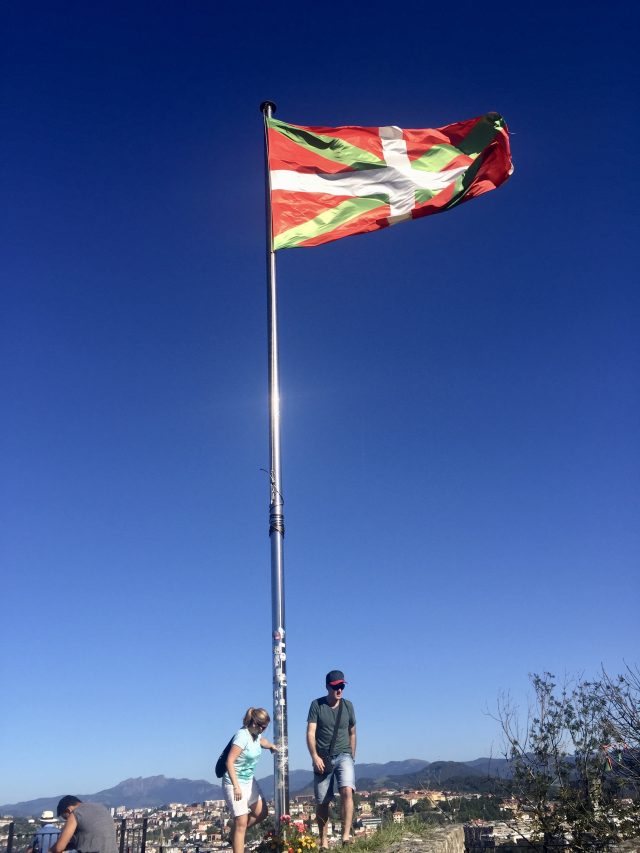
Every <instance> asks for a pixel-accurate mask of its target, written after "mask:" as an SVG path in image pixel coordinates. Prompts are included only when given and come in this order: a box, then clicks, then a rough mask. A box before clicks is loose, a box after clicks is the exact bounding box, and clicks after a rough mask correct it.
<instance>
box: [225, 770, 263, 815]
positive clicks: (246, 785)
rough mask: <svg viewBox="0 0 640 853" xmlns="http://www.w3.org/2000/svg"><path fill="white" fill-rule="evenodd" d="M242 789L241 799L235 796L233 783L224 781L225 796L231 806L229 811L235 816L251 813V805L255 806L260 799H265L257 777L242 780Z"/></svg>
mask: <svg viewBox="0 0 640 853" xmlns="http://www.w3.org/2000/svg"><path fill="white" fill-rule="evenodd" d="M239 784H240V790H241V791H242V797H241V798H240V799H239V800H234V798H233V785H231V784H229V783H228V782H225V783H224V786H223V787H224V798H225V800H226V801H227V805H228V806H229V811H230V812H231V814H232V815H233V816H234V817H240V816H241V815H243V814H249V812H250V811H251V806H255V804H256V803H257V802H258V800H259V799H263V800H264V797H263V795H262V791H261V790H260V785H258V783H257V782H256V780H255V779H252V780H251V781H250V782H240V783H239Z"/></svg>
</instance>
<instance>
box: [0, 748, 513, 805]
mask: <svg viewBox="0 0 640 853" xmlns="http://www.w3.org/2000/svg"><path fill="white" fill-rule="evenodd" d="M505 765H508V762H507V761H505V760H504V759H497V760H496V759H488V758H477V759H474V760H473V761H466V762H455V761H454V762H446V761H436V762H429V761H424V760H423V759H420V758H408V759H405V760H404V761H388V762H386V763H384V764H376V763H364V764H357V765H356V779H357V780H358V787H359V788H360V790H367V789H370V788H374V787H383V786H386V787H389V788H391V789H396V790H397V789H399V788H403V787H411V786H417V787H419V786H420V785H421V784H424V783H425V782H436V784H438V783H441V782H444V781H447V780H451V779H453V778H457V776H468V777H477V778H478V779H479V778H481V777H482V776H485V775H487V774H488V772H489V768H491V770H493V773H492V774H491V775H497V776H500V775H501V773H500V772H498V773H496V772H495V771H496V769H498V770H500V769H502V768H503V767H504V766H505ZM507 775H508V773H504V775H502V778H505V777H506V776H507ZM258 782H259V783H260V787H261V788H262V791H263V792H264V795H265V797H267V798H269V799H270V798H272V797H273V774H271V775H269V776H264V777H262V778H260V779H258ZM312 782H313V772H312V771H311V770H292V771H290V773H289V790H290V793H291V794H292V795H294V794H299V793H303V792H305V791H306V790H311V789H312ZM65 793H68V792H67V791H63V792H61V793H59V794H57V795H55V796H53V797H38V798H36V799H32V800H23V801H21V802H17V803H5V804H4V805H0V814H2V815H11V816H13V817H29V816H34V817H37V816H39V815H40V813H41V812H42V811H43V810H44V809H53V810H55V808H56V805H57V803H58V800H59V799H60V797H62V796H64V794H65ZM77 796H78V797H79V798H80V799H81V800H83V801H85V802H88V803H102V805H105V806H108V807H110V808H115V807H117V806H125V807H126V808H158V807H159V806H163V805H166V804H167V803H198V802H203V801H204V800H220V799H222V798H223V793H222V786H221V785H220V784H217V783H212V782H208V781H207V780H206V779H186V778H181V779H176V778H172V777H167V776H163V775H159V776H146V777H143V776H135V777H130V778H128V779H124V780H123V781H122V782H119V783H118V784H117V785H114V786H113V787H112V788H105V789H103V790H101V791H97V792H96V793H94V794H77Z"/></svg>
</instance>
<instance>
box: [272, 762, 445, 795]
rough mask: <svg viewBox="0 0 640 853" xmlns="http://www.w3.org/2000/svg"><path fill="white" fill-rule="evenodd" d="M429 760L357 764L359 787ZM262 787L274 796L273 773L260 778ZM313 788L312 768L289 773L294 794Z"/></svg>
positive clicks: (406, 770) (404, 771)
mask: <svg viewBox="0 0 640 853" xmlns="http://www.w3.org/2000/svg"><path fill="white" fill-rule="evenodd" d="M428 764H429V762H428V761H423V760H422V759H420V758H408V759H406V760H405V761H387V763H386V764H356V779H357V780H358V787H359V788H360V789H362V790H367V789H368V788H374V787H379V785H378V781H380V784H384V780H386V779H389V778H392V777H393V776H394V775H395V774H405V775H406V774H409V773H413V772H417V771H418V770H420V769H422V768H423V767H426V766H427V765H428ZM367 778H368V779H370V780H375V783H376V784H373V782H372V784H370V785H369V786H364V785H361V784H360V779H367ZM258 781H259V782H260V787H261V788H262V791H263V793H264V795H265V797H267V798H269V799H270V798H272V797H273V775H271V776H265V777H264V778H263V779H259V780H258ZM311 790H313V772H312V771H311V770H292V771H291V772H290V773H289V791H290V792H291V793H292V794H303V793H307V791H311Z"/></svg>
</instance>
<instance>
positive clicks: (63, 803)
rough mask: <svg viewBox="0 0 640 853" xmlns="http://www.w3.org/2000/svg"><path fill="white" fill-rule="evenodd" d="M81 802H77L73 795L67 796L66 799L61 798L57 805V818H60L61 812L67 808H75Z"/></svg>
mask: <svg viewBox="0 0 640 853" xmlns="http://www.w3.org/2000/svg"><path fill="white" fill-rule="evenodd" d="M81 802H82V800H79V799H78V797H74V796H73V794H67V795H66V797H63V798H62V799H61V800H60V802H59V803H58V810H57V815H58V817H60V815H61V814H62V812H65V811H66V810H67V809H68V808H69V806H77V805H78V803H81Z"/></svg>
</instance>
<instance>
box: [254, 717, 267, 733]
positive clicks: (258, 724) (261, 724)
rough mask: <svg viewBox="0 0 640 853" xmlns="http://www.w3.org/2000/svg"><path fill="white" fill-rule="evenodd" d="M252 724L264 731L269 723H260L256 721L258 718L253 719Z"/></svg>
mask: <svg viewBox="0 0 640 853" xmlns="http://www.w3.org/2000/svg"><path fill="white" fill-rule="evenodd" d="M251 724H252V725H254V726H255V727H256V728H257V729H260V731H261V732H263V731H264V730H265V729H266V728H267V725H268V723H265V724H263V723H258V722H256V720H252V721H251Z"/></svg>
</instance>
